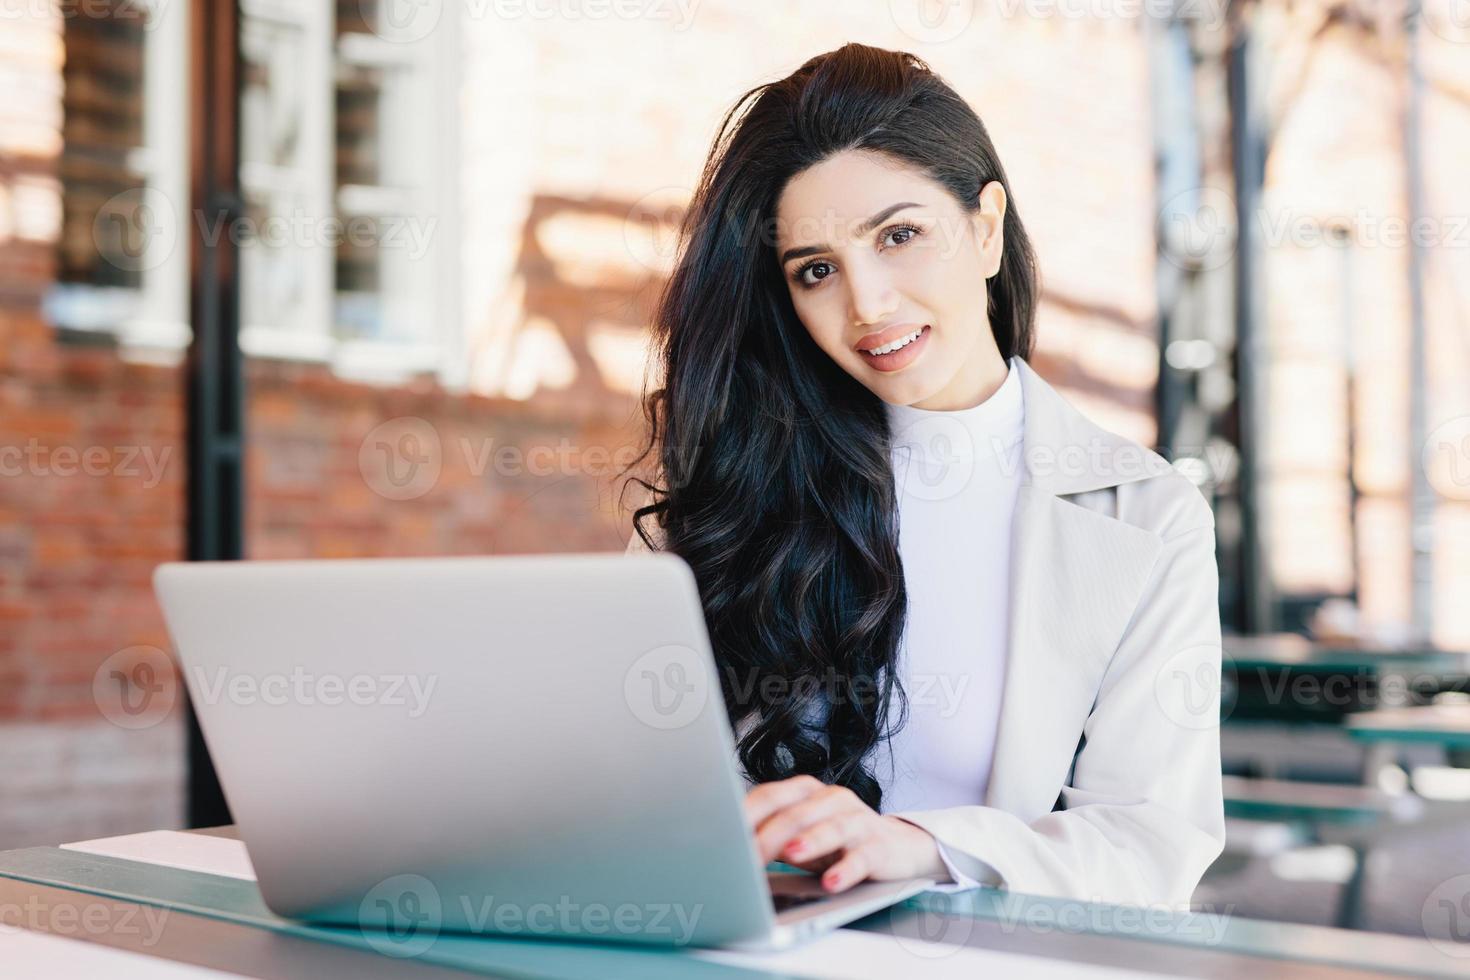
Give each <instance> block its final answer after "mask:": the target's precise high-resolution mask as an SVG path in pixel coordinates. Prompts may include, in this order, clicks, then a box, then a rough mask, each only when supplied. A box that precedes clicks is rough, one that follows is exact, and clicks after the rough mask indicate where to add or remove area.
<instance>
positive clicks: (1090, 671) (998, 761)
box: [985, 359, 1169, 820]
mask: <svg viewBox="0 0 1470 980" xmlns="http://www.w3.org/2000/svg"><path fill="white" fill-rule="evenodd" d="M1018 367H1019V369H1020V371H1021V381H1022V392H1023V397H1024V412H1025V419H1024V422H1023V431H1024V436H1023V446H1022V451H1023V454H1024V458H1025V464H1026V469H1025V473H1024V474H1023V475H1022V483H1021V487H1020V490H1019V491H1018V493H1017V497H1016V511H1015V516H1014V518H1013V520H1012V532H1011V533H1012V537H1011V589H1010V599H1009V613H1010V615H1009V624H1008V627H1007V637H1008V643H1007V650H1006V675H1005V687H1004V689H1003V691H1002V695H1001V709H1000V719H999V722H998V725H997V730H996V740H995V754H994V756H993V759H992V763H991V770H990V779H989V783H988V785H987V789H986V796H985V802H986V804H988V805H990V806H994V807H998V808H1000V809H1004V810H1007V811H1009V812H1011V813H1014V814H1017V815H1018V816H1021V817H1023V818H1024V819H1027V820H1032V819H1035V818H1037V817H1039V816H1042V815H1044V814H1045V813H1047V812H1049V811H1050V810H1052V808H1053V807H1054V805H1056V803H1057V801H1058V797H1059V795H1060V792H1061V789H1062V787H1063V786H1064V785H1066V784H1067V783H1068V781H1069V776H1070V773H1071V769H1072V766H1073V763H1074V760H1075V757H1076V754H1077V751H1078V748H1079V741H1080V739H1081V737H1082V734H1083V731H1084V725H1085V721H1086V718H1087V716H1088V714H1089V713H1090V712H1091V710H1092V705H1093V701H1094V699H1095V697H1096V695H1097V691H1098V688H1099V685H1100V684H1101V681H1102V678H1103V674H1104V673H1105V671H1106V670H1107V668H1108V665H1109V662H1110V660H1111V657H1112V654H1113V651H1114V650H1115V649H1117V647H1118V644H1119V642H1120V641H1121V639H1122V637H1123V635H1124V632H1125V630H1126V628H1127V625H1128V622H1129V620H1130V619H1131V617H1132V615H1133V611H1134V609H1135V608H1136V607H1137V605H1138V602H1139V600H1140V599H1141V597H1142V595H1143V591H1144V588H1145V586H1146V584H1147V582H1148V578H1149V575H1150V573H1151V572H1152V570H1153V567H1154V564H1155V562H1156V561H1157V560H1158V557H1159V554H1160V551H1161V550H1162V541H1161V539H1160V537H1159V535H1157V534H1156V533H1154V532H1153V531H1150V530H1148V529H1146V528H1142V527H1138V526H1135V525H1134V524H1131V523H1128V522H1127V521H1124V520H1120V519H1119V518H1118V517H1116V516H1114V515H1116V514H1117V508H1116V504H1115V503H1114V502H1104V503H1096V502H1094V503H1093V506H1085V505H1082V504H1081V503H1080V502H1078V501H1074V500H1072V499H1069V498H1070V496H1071V495H1074V494H1082V493H1087V492H1089V491H1094V490H1103V489H1106V488H1109V487H1116V486H1120V485H1122V484H1126V483H1132V482H1135V481H1138V480H1142V479H1145V478H1147V477H1149V476H1153V475H1156V474H1158V473H1161V472H1164V471H1166V470H1167V469H1168V468H1169V467H1168V464H1167V463H1166V462H1165V461H1164V460H1163V459H1162V457H1160V456H1158V455H1157V454H1155V453H1153V452H1151V451H1149V450H1148V449H1145V448H1144V447H1143V446H1141V445H1139V444H1138V443H1135V442H1133V441H1131V440H1128V439H1125V438H1123V437H1122V436H1118V435H1115V434H1114V433H1111V432H1108V431H1107V430H1105V429H1103V428H1101V427H1099V426H1098V425H1096V424H1094V423H1092V422H1090V421H1088V419H1087V418H1086V417H1085V416H1083V415H1082V413H1081V412H1079V411H1078V410H1077V409H1076V408H1074V407H1072V406H1071V405H1070V404H1069V403H1068V402H1067V401H1066V400H1065V399H1063V398H1062V396H1061V395H1059V394H1058V393H1057V392H1056V391H1055V390H1054V389H1053V388H1052V387H1051V386H1050V385H1048V384H1047V383H1046V382H1045V381H1044V380H1042V378H1041V376H1040V375H1038V374H1036V372H1035V371H1034V370H1032V368H1031V366H1030V365H1028V364H1027V363H1026V362H1025V361H1024V360H1019V359H1018Z"/></svg>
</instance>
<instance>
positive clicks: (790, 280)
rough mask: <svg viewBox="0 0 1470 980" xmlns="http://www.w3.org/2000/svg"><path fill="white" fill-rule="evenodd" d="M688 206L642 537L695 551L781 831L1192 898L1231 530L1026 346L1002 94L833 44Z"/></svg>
mask: <svg viewBox="0 0 1470 980" xmlns="http://www.w3.org/2000/svg"><path fill="white" fill-rule="evenodd" d="M742 106H745V107H746V111H744V112H743V113H742V112H741V111H740V110H741V107H742ZM683 230H684V235H685V239H686V246H685V249H684V251H683V252H682V253H681V255H680V257H679V261H678V262H677V265H676V268H675V270H674V272H673V274H672V276H671V278H670V280H669V282H668V284H667V287H666V289H665V292H664V294H663V296H662V297H661V301H660V305H659V309H658V310H657V314H656V317H655V340H656V350H657V355H656V356H657V358H658V360H659V361H660V366H661V367H662V372H663V387H662V388H660V389H659V390H657V391H655V392H653V393H651V394H650V395H649V396H648V398H647V400H646V402H645V409H646V412H647V415H648V419H649V427H650V435H651V438H650V443H649V447H648V449H646V450H645V452H644V457H646V456H647V455H648V453H649V452H652V451H653V449H654V447H655V446H656V447H657V452H658V456H657V459H658V466H657V471H658V472H657V475H656V477H655V479H654V482H653V483H648V482H645V481H643V480H641V479H640V480H638V481H637V482H638V483H639V484H640V485H641V486H642V487H643V488H644V489H645V490H646V491H648V492H649V493H650V500H651V502H650V503H649V504H648V505H647V506H644V507H641V508H639V509H638V510H637V511H636V512H635V514H634V524H635V529H636V530H635V534H634V536H633V539H632V540H631V541H630V543H629V549H628V550H629V551H630V552H636V551H641V550H646V549H648V548H653V549H666V550H669V551H672V552H674V553H676V554H678V555H680V556H681V557H682V558H683V559H684V560H685V561H687V562H688V563H689V565H690V567H691V568H692V569H693V571H694V573H695V577H696V580H697V581H698V583H699V587H700V593H701V598H702V601H703V604H704V609H705V614H706V620H707V624H708V627H709V633H710V638H711V642H712V644H713V647H714V652H715V656H716V660H717V663H718V665H719V668H720V674H721V684H722V688H723V694H724V696H725V702H726V706H727V708H728V709H729V714H730V719H731V721H732V723H734V724H735V727H736V734H737V748H738V753H739V761H740V764H741V766H742V768H743V769H744V770H745V773H746V778H747V779H748V780H749V781H750V782H751V783H752V784H753V785H752V788H751V789H750V790H749V793H748V796H747V798H746V810H747V815H748V817H749V819H750V822H751V825H752V827H753V828H754V832H755V834H756V838H757V843H758V848H759V850H760V852H761V855H762V857H763V858H764V859H765V860H768V861H770V860H782V861H785V862H787V863H790V864H794V865H797V866H800V867H803V868H806V869H808V870H811V871H822V872H823V876H822V881H823V884H824V885H825V886H826V887H827V888H829V889H830V890H833V891H840V890H842V889H845V888H848V887H850V886H851V885H853V884H855V883H857V882H859V881H862V880H864V879H891V878H904V877H910V876H919V875H927V876H933V877H935V878H936V879H937V880H940V881H941V882H945V883H946V887H948V888H949V889H956V888H962V887H969V886H973V885H975V884H976V883H985V884H992V885H997V886H1002V887H1008V888H1011V889H1014V890H1016V891H1020V892H1027V893H1033V894H1047V895H1058V896H1065V897H1072V898H1078V899H1084V900H1091V901H1106V902H1118V903H1130V904H1147V905H1154V904H1164V903H1166V904H1169V905H1176V906H1177V905H1180V904H1183V903H1187V902H1189V900H1190V897H1191V895H1192V893H1193V891H1194V888H1195V886H1196V885H1197V883H1198V881H1199V879H1200V877H1201V875H1202V874H1203V873H1204V871H1205V869H1206V868H1207V867H1208V866H1209V865H1210V863H1211V862H1212V861H1213V860H1214V858H1215V857H1216V856H1217V855H1218V854H1219V852H1220V850H1221V847H1222V844H1223V840H1224V818H1223V812H1222V804H1221V789H1220V757H1219V741H1218V724H1219V695H1218V684H1219V670H1220V626H1219V614H1218V608H1217V600H1216V589H1217V580H1216V569H1215V563H1214V548H1215V545H1214V520H1213V518H1212V516H1211V512H1210V509H1209V507H1208V506H1207V504H1206V503H1205V501H1204V499H1203V497H1202V496H1201V494H1200V493H1199V492H1198V491H1197V490H1196V489H1195V488H1194V487H1193V485H1192V484H1190V483H1189V482H1188V481H1187V480H1186V479H1184V478H1183V477H1182V476H1180V475H1179V474H1177V473H1175V472H1174V471H1173V470H1172V469H1171V468H1170V467H1169V466H1168V465H1167V464H1166V463H1165V462H1164V461H1163V460H1162V459H1161V458H1160V457H1158V456H1157V455H1156V454H1154V453H1152V452H1150V451H1149V450H1147V449H1145V448H1144V447H1142V446H1140V445H1138V444H1137V443H1133V442H1130V441H1128V440H1126V439H1123V438H1122V437H1120V436H1117V435H1114V434H1112V433H1109V432H1107V431H1105V430H1103V429H1101V428H1098V427H1097V426H1095V425H1093V424H1092V423H1091V422H1089V421H1088V420H1087V419H1086V418H1084V417H1083V416H1082V415H1081V414H1080V413H1079V412H1078V411H1077V410H1076V409H1074V408H1072V407H1071V406H1070V405H1069V404H1068V403H1067V402H1066V401H1064V400H1063V399H1062V398H1061V397H1060V396H1059V395H1058V394H1057V393H1056V392H1055V391H1054V390H1053V389H1052V388H1051V387H1050V386H1049V385H1047V384H1046V382H1044V381H1043V380H1042V379H1041V378H1040V377H1039V376H1038V375H1037V374H1036V373H1035V372H1034V371H1033V370H1032V369H1031V368H1030V367H1029V365H1028V364H1027V361H1026V359H1027V357H1028V356H1029V355H1030V352H1031V348H1032V340H1033V319H1034V313H1035V309H1036V305H1037V293H1038V284H1037V273H1036V268H1035V260H1034V257H1033V254H1032V251H1031V246H1030V244H1029V242H1028V241H1027V238H1026V233H1025V231H1024V230H1023V228H1022V226H1021V220H1020V217H1019V215H1018V213H1017V209H1016V204H1015V201H1014V199H1013V198H1012V196H1011V193H1010V185H1009V183H1008V182H1007V180H1006V176H1005V172H1004V171H1003V169H1002V168H1001V165H1000V161H999V160H998V159H997V156H996V152H995V149H994V147H993V146H992V144H991V142H990V139H989V136H988V135H987V133H986V131H985V128H984V126H983V125H982V124H981V122H980V120H979V119H978V118H977V117H976V115H975V113H974V112H973V111H972V110H971V109H970V108H969V106H967V105H966V104H965V103H964V101H963V100H961V99H960V98H959V97H958V96H957V95H956V94H955V93H954V91H953V90H951V89H950V88H949V87H948V85H946V84H945V83H944V82H943V81H942V80H941V79H940V78H939V77H938V76H936V75H935V74H933V73H932V72H931V71H930V70H929V69H928V67H927V66H926V65H925V64H924V63H923V62H922V61H920V60H919V59H918V58H916V57H914V56H912V55H909V54H905V53H902V52H893V51H885V50H881V49H876V48H871V47H865V46H862V45H857V44H849V45H847V46H845V47H843V48H841V49H839V50H837V51H833V52H830V53H828V54H824V55H821V56H819V57H816V58H813V59H812V60H810V61H809V62H807V63H806V64H805V65H803V66H802V67H801V68H800V69H799V70H798V71H796V72H795V73H794V74H792V75H791V76H790V77H788V78H785V79H782V80H780V81H778V82H774V83H772V84H769V85H763V86H760V87H758V88H756V89H754V90H752V91H751V92H748V93H746V95H745V96H744V97H742V99H741V100H740V101H739V102H738V103H737V104H736V106H735V108H733V109H732V110H731V111H730V113H729V114H728V115H727V116H726V118H725V120H724V123H723V125H722V127H721V130H720V134H719V136H718V137H717V139H716V141H715V144H714V148H713V150H712V151H711V154H710V158H709V161H708V162H707V164H706V166H705V169H704V173H703V175H702V178H701V180H700V184H699V187H698V189H697V191H696V193H695V195H694V199H693V202H692V205H691V208H690V210H689V212H688V214H687V216H686V218H685V225H684V229H683ZM641 458H643V457H640V459H641ZM649 518H653V519H654V520H653V521H652V522H651V523H652V524H653V526H652V527H647V526H646V525H648V524H649V523H650V521H649V520H648V519H649Z"/></svg>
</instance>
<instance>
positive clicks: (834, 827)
mask: <svg viewBox="0 0 1470 980" xmlns="http://www.w3.org/2000/svg"><path fill="white" fill-rule="evenodd" d="M869 816H870V815H869V814H867V813H864V812H862V811H861V810H849V811H846V812H843V813H837V814H834V815H832V816H830V817H828V818H827V819H825V820H820V821H818V822H816V823H814V824H811V825H808V826H807V827H806V829H804V830H802V831H800V832H798V833H797V835H796V836H795V837H793V838H792V839H791V840H790V841H788V842H787V844H786V846H785V847H783V848H782V849H781V852H780V858H781V860H783V861H786V860H792V861H812V860H815V859H817V858H824V857H827V856H829V855H832V854H833V853H835V852H837V851H840V850H842V849H843V848H845V847H847V846H849V845H851V844H855V843H856V842H857V841H859V840H861V839H863V838H864V837H866V836H868V831H869V830H870V829H871V828H869V827H868V820H869Z"/></svg>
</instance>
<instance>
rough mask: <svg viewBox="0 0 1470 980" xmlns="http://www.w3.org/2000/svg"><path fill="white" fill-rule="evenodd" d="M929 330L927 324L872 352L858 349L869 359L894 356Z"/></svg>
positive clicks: (875, 348)
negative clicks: (888, 355)
mask: <svg viewBox="0 0 1470 980" xmlns="http://www.w3.org/2000/svg"><path fill="white" fill-rule="evenodd" d="M928 329H929V325H928V324H927V323H926V324H924V325H923V326H921V327H919V328H918V329H917V330H915V331H913V332H912V333H910V334H906V335H904V336H902V337H899V338H897V339H895V340H893V341H891V342H890V343H887V344H883V345H881V346H879V347H874V348H873V349H871V350H864V349H863V348H861V347H859V348H858V351H859V352H860V353H862V354H865V355H867V356H868V357H882V356H884V355H886V354H892V353H895V352H897V351H901V350H903V349H904V348H905V347H907V346H908V345H909V344H912V343H914V342H915V341H917V340H918V339H919V338H920V337H921V336H923V334H924V331H926V330H928Z"/></svg>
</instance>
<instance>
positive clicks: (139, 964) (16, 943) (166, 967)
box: [0, 926, 242, 980]
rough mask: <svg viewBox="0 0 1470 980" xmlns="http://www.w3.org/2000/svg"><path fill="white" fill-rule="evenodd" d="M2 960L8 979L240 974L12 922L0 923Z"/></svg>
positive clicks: (171, 979) (145, 979)
mask: <svg viewBox="0 0 1470 980" xmlns="http://www.w3.org/2000/svg"><path fill="white" fill-rule="evenodd" d="M0 963H3V964H5V966H4V970H5V975H6V976H7V977H46V978H47V980H94V978H96V977H107V978H108V980H228V978H232V977H239V976H242V974H239V973H222V972H220V971H219V970H210V969H208V968H206V967H202V966H194V965H193V964H190V963H177V962H174V961H173V960H165V959H160V958H159V957H157V956H149V955H148V954H146V953H135V952H132V951H131V950H125V949H114V948H112V947H111V946H103V945H101V944H100V943H90V942H86V941H84V940H81V939H72V938H69V937H63V936H58V935H56V934H55V933H49V932H32V931H30V930H29V929H17V928H15V927H13V926H0Z"/></svg>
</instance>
